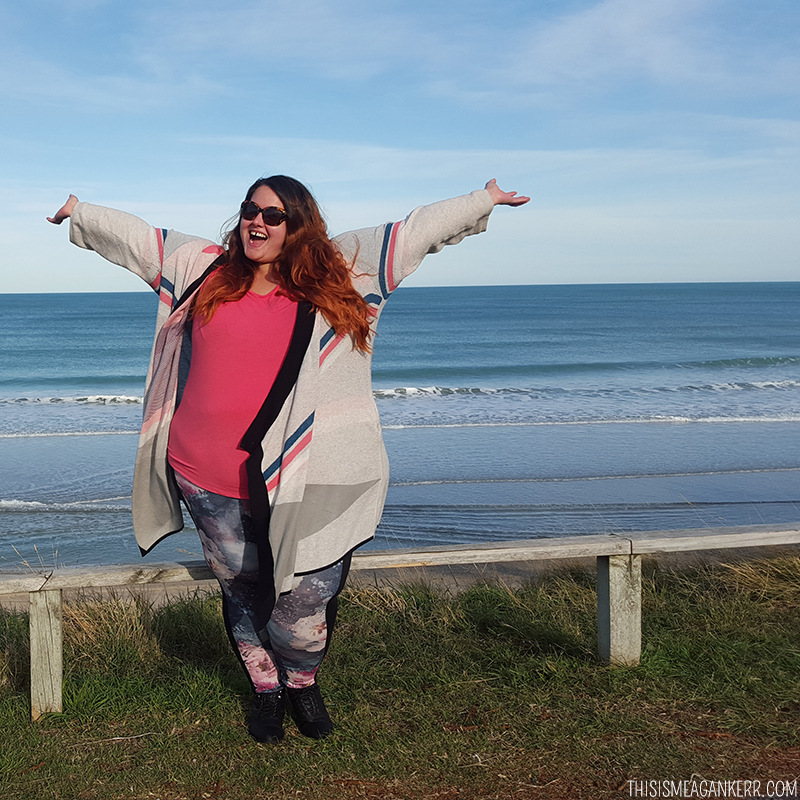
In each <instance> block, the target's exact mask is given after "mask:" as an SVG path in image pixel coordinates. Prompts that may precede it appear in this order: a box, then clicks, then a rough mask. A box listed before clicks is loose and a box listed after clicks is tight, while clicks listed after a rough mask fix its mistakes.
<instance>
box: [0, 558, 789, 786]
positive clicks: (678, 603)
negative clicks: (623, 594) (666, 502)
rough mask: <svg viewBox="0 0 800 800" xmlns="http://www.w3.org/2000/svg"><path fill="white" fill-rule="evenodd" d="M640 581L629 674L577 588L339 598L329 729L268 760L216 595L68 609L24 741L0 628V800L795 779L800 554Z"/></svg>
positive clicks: (23, 643)
mask: <svg viewBox="0 0 800 800" xmlns="http://www.w3.org/2000/svg"><path fill="white" fill-rule="evenodd" d="M645 575H646V578H645V594H644V627H643V640H644V652H643V659H642V664H641V666H640V667H637V668H628V669H614V668H609V667H604V666H602V665H600V664H599V663H598V662H597V660H596V658H595V655H594V653H595V647H596V620H595V613H596V601H595V590H594V584H593V577H592V576H591V575H585V574H582V573H567V574H557V575H554V576H552V577H550V578H548V579H546V580H545V581H543V582H542V583H540V584H537V585H535V586H531V587H528V588H526V589H522V590H515V591H510V590H507V589H504V588H502V587H489V586H486V587H478V588H474V589H471V590H469V591H467V592H465V593H463V594H459V595H447V594H442V593H435V592H433V591H431V590H428V589H426V588H424V587H410V588H406V589H402V590H397V591H391V592H387V591H383V592H378V591H376V590H365V589H359V590H354V591H350V592H348V593H346V594H345V595H344V597H343V599H342V603H341V613H340V622H339V625H338V628H337V631H336V634H335V636H334V641H333V646H332V648H331V651H330V654H329V656H328V659H327V660H326V662H325V666H324V672H323V674H322V675H321V680H320V682H321V684H322V685H323V690H324V692H325V695H326V697H327V698H328V701H329V706H330V709H331V712H332V715H333V716H334V718H335V720H336V721H337V725H338V727H337V731H336V733H335V735H334V736H332V737H331V738H330V739H328V740H325V741H323V742H312V741H310V740H308V739H304V738H303V737H301V736H299V735H297V734H296V732H295V731H294V730H293V728H292V726H291V725H289V728H288V733H287V737H286V739H285V741H284V742H283V743H282V744H281V745H279V746H277V747H275V746H272V747H270V746H264V745H257V744H255V743H254V742H253V741H252V740H251V739H249V737H248V736H247V733H246V731H245V729H244V726H243V724H242V723H243V719H244V715H245V712H246V708H247V704H248V697H247V688H246V684H245V681H244V680H243V678H242V677H241V675H240V674H239V667H238V665H237V663H236V662H235V661H234V659H233V656H232V655H231V653H230V652H229V645H228V642H227V639H226V638H225V634H224V632H223V628H222V622H221V615H220V608H219V601H218V599H217V598H214V597H210V598H196V599H193V600H190V601H184V602H179V603H174V604H172V605H169V606H166V607H164V608H160V609H153V608H150V607H148V606H146V605H144V604H132V603H122V602H118V603H88V602H87V603H84V604H79V605H73V606H68V607H67V608H66V609H65V639H66V641H65V672H66V679H65V684H64V702H65V709H66V711H65V713H64V714H61V715H51V716H49V717H47V718H45V720H43V721H42V722H40V723H39V724H35V725H34V724H32V723H30V722H29V720H28V715H29V699H28V695H27V688H28V687H27V669H28V666H27V658H28V653H27V619H26V618H25V617H24V616H21V615H12V614H9V613H1V612H0V722H1V723H2V728H1V729H0V796H2V797H3V798H9V799H11V798H13V799H14V800H27V799H28V798H31V799H32V798H36V800H44V799H46V798H59V799H61V798H87V800H88V798H98V800H99V799H100V798H103V799H105V798H161V800H177V799H178V798H181V799H183V798H198V799H199V798H225V799H227V798H230V799H231V800H233V798H236V799H237V800H238V799H239V798H254V799H257V800H264V799H266V798H270V800H277V799H279V798H297V797H302V798H320V800H321V799H322V798H325V800H331V799H336V798H404V799H405V798H409V799H410V798H414V799H415V800H417V799H418V798H419V799H422V798H456V797H458V798H495V797H497V798H537V799H538V798H564V797H578V798H581V797H586V798H602V797H628V796H629V787H628V783H627V782H628V781H629V780H640V781H641V780H646V779H658V780H675V781H677V780H688V779H690V778H691V777H692V775H695V776H701V777H702V778H705V779H720V780H723V779H727V780H734V779H741V780H754V779H760V780H762V781H764V786H766V781H767V780H768V779H770V778H777V779H782V780H791V779H797V778H799V777H800V733H798V730H799V729H800V558H784V559H779V560H773V561H764V562H749V563H747V564H742V565H731V566H718V567H714V568H706V569H702V570H695V571H692V572H688V573H672V572H667V571H659V570H658V569H657V568H656V567H655V566H650V568H649V569H646V570H645ZM798 785H800V784H798ZM763 790H764V789H762V791H763Z"/></svg>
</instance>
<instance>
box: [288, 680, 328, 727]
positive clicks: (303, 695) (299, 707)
mask: <svg viewBox="0 0 800 800" xmlns="http://www.w3.org/2000/svg"><path fill="white" fill-rule="evenodd" d="M291 698H292V706H293V707H294V710H295V711H296V712H297V713H298V714H302V715H303V717H304V718H305V719H307V720H308V721H309V722H312V721H314V720H316V719H318V718H320V717H324V716H325V710H324V706H323V705H322V703H321V700H322V698H321V697H320V694H319V690H318V689H317V688H316V684H312V685H311V686H307V687H306V688H304V689H301V690H300V691H298V692H292V694H291Z"/></svg>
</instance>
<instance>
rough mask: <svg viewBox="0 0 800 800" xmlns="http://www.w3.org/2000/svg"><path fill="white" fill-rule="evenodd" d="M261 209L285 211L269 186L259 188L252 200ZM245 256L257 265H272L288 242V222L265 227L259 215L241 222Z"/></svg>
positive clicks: (243, 219) (240, 228)
mask: <svg viewBox="0 0 800 800" xmlns="http://www.w3.org/2000/svg"><path fill="white" fill-rule="evenodd" d="M250 199H251V200H252V201H253V202H254V203H255V204H256V205H257V206H258V207H259V208H269V207H270V206H275V208H280V209H281V210H282V211H285V209H284V207H283V203H282V202H281V200H280V198H279V197H278V195H277V194H275V192H273V191H272V189H270V188H269V186H259V187H258V189H256V190H255V192H253V196H252V197H251V198H250ZM239 233H240V234H241V236H242V244H243V245H244V254H245V255H246V256H247V258H249V259H250V260H251V261H254V262H255V263H256V264H265V265H266V264H272V263H273V262H274V261H275V260H276V259H277V258H278V256H279V255H280V254H281V250H283V243H284V242H285V241H286V222H285V221H284V222H282V223H281V224H280V225H275V226H272V225H265V224H264V218H263V217H262V215H261V214H257V215H256V218H255V219H245V218H244V217H242V219H241V220H240V221H239Z"/></svg>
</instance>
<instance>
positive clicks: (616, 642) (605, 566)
mask: <svg viewBox="0 0 800 800" xmlns="http://www.w3.org/2000/svg"><path fill="white" fill-rule="evenodd" d="M792 544H800V524H798V525H793V526H789V525H787V526H773V525H754V526H748V527H736V528H703V529H699V530H680V531H647V532H636V533H621V534H596V535H586V536H565V537H559V538H547V539H527V540H524V541H515V542H496V543H492V544H482V545H463V546H462V545H456V546H451V547H423V548H418V549H415V550H366V551H362V552H358V553H356V555H355V556H354V557H353V564H352V569H353V570H375V569H385V568H402V567H430V566H435V565H447V564H486V563H499V562H509V561H541V560H550V559H575V558H586V557H593V558H596V559H597V634H598V637H597V638H598V655H599V657H600V660H601V661H603V662H604V663H606V664H613V665H620V666H632V665H636V664H638V663H639V659H640V657H641V649H642V563H641V560H642V556H643V555H646V554H655V553H675V552H689V551H702V550H715V549H722V548H743V547H764V546H775V545H792ZM210 578H213V575H212V574H211V570H210V569H209V568H208V567H207V566H206V564H205V562H191V563H174V564H148V565H145V566H141V565H120V566H111V567H97V568H60V569H53V570H43V571H41V572H31V573H27V574H19V573H13V574H9V573H2V574H0V595H5V594H17V593H20V592H28V593H29V597H30V612H29V613H30V651H31V654H30V658H31V717H32V719H34V720H37V719H39V718H40V717H41V716H42V714H45V713H48V712H60V711H62V710H63V705H62V685H63V665H62V652H63V638H62V627H61V618H62V591H63V590H64V589H100V588H118V589H123V588H125V587H133V586H141V585H144V584H170V583H176V582H186V581H200V580H208V579H210Z"/></svg>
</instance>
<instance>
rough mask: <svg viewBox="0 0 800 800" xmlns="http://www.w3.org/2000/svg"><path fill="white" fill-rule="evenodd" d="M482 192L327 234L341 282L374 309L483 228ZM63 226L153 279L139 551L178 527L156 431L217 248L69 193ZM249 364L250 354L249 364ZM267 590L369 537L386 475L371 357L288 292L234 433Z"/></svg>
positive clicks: (136, 502)
mask: <svg viewBox="0 0 800 800" xmlns="http://www.w3.org/2000/svg"><path fill="white" fill-rule="evenodd" d="M492 207H493V204H492V200H491V197H490V196H489V193H488V192H487V191H485V190H478V191H475V192H472V193H471V194H469V195H464V196H462V197H457V198H454V199H452V200H445V201H442V202H439V203H434V204H432V205H429V206H421V207H419V208H417V209H415V210H414V211H412V212H411V213H410V214H409V215H408V217H406V219H405V220H403V221H401V222H395V223H388V224H386V225H381V226H379V227H377V228H365V229H363V230H357V231H352V232H349V233H345V234H342V235H341V236H338V237H336V239H335V241H336V243H337V245H338V246H339V248H340V249H341V251H342V253H343V254H344V256H345V258H346V259H347V261H348V263H350V264H353V262H354V261H355V264H354V265H353V269H352V275H353V285H354V286H355V288H356V290H357V291H358V292H360V293H361V294H362V295H363V297H364V298H365V299H366V301H367V303H368V304H369V305H370V306H371V307H372V308H373V309H374V312H375V313H374V317H373V322H372V324H373V326H374V325H377V323H378V319H379V317H380V313H381V311H382V309H383V305H384V303H385V302H386V300H387V299H388V298H389V296H390V294H391V293H392V291H394V289H395V288H396V287H397V285H398V284H399V283H400V281H401V280H403V278H405V277H406V276H407V275H409V274H410V273H411V272H413V271H414V270H415V269H416V268H417V266H418V265H419V264H420V262H421V261H422V259H423V258H424V257H425V255H426V254H428V253H434V252H437V251H438V250H441V249H442V247H444V246H445V245H447V244H456V243H458V242H460V241H461V240H462V239H463V238H464V237H465V236H467V235H470V234H473V233H479V232H481V231H483V230H485V229H486V225H487V221H488V217H489V214H490V212H491V210H492ZM70 239H71V240H72V242H74V243H75V244H77V245H78V246H80V247H84V248H86V249H89V250H95V251H97V252H98V253H99V254H100V255H102V256H103V257H104V258H106V259H108V260H109V261H112V262H114V263H115V264H119V265H120V266H123V267H125V268H127V269H129V270H131V271H132V272H134V273H135V274H137V275H139V276H140V277H141V278H143V279H144V280H145V281H146V282H147V283H148V284H150V286H151V287H152V288H153V289H154V290H155V291H156V292H158V295H159V299H160V303H159V309H158V316H157V323H156V335H155V341H154V344H153V350H152V355H151V360H150V367H149V370H148V374H147V382H146V386H145V397H144V419H143V423H142V430H141V434H140V438H139V446H138V451H137V455H136V467H135V471H134V480H133V523H134V530H135V533H136V539H137V542H138V543H139V547H140V549H141V551H142V554H143V555H144V554H146V553H147V552H149V551H150V550H151V549H152V548H153V547H154V546H155V545H156V544H157V543H158V542H159V541H160V540H161V539H163V538H164V537H165V536H168V535H169V534H171V533H175V532H177V531H179V530H180V529H181V528H182V527H183V515H182V513H181V509H180V502H179V494H178V490H177V487H176V485H175V480H174V477H173V475H172V470H171V469H170V468H169V466H168V464H167V441H168V437H169V426H170V421H171V420H172V415H173V413H174V411H175V408H176V403H177V402H179V396H180V388H181V384H182V383H183V382H184V381H185V377H186V374H187V373H188V363H189V358H190V355H191V347H190V344H191V340H190V336H189V335H187V334H188V332H189V331H190V329H191V326H187V325H186V322H187V316H188V310H189V308H190V307H191V298H192V297H193V296H194V293H195V292H196V291H197V290H198V288H199V287H200V285H201V284H202V281H203V280H204V279H205V277H206V276H207V274H210V272H211V271H212V269H213V266H214V262H215V260H217V259H218V257H219V256H220V255H221V253H222V249H221V248H220V247H219V246H218V245H216V244H213V243H212V242H209V241H208V240H205V239H199V238H196V237H192V236H186V235H185V234H181V233H177V232H175V231H166V230H162V229H159V228H152V227H150V226H149V225H147V224H146V223H145V222H143V221H142V220H140V219H138V218H137V217H133V216H131V215H129V214H125V213H123V212H120V211H114V210H111V209H106V208H101V207H99V206H93V205H89V204H88V203H78V204H77V205H76V206H75V209H74V211H73V213H72V216H71V220H70ZM253 366H254V368H256V367H257V365H255V364H254V365H253ZM240 446H241V447H242V448H243V449H245V450H247V451H248V452H249V453H250V456H249V457H248V460H247V464H246V469H247V474H248V485H249V491H250V503H251V514H252V517H253V522H254V525H255V528H256V531H257V532H258V539H259V561H260V563H261V568H262V574H263V579H264V584H265V592H266V594H267V596H268V600H267V602H268V603H271V602H274V598H275V595H276V593H282V592H286V591H289V590H290V589H291V587H292V583H293V581H294V578H295V575H301V574H306V573H309V572H314V571H317V570H319V569H322V568H325V567H327V566H329V565H331V564H334V563H335V562H337V561H339V560H340V559H341V558H342V557H344V556H345V555H347V554H348V553H350V552H351V551H352V550H353V549H355V548H356V547H358V546H359V545H361V544H364V543H365V542H367V541H368V540H369V539H371V538H372V537H373V536H374V533H375V528H376V527H377V525H378V522H379V521H380V517H381V513H382V511H383V504H384V500H385V498H386V490H387V487H388V481H389V469H388V461H387V458H386V451H385V449H384V446H383V440H382V437H381V427H380V420H379V418H378V412H377V408H376V406H375V402H374V400H373V395H372V378H371V356H370V355H369V354H365V353H361V352H359V351H357V350H354V349H353V347H352V345H351V342H350V338H349V337H342V336H337V335H336V333H335V332H334V330H333V329H332V328H331V327H330V325H329V324H328V322H327V321H326V320H325V318H324V317H323V316H322V314H320V313H315V312H314V311H313V310H312V309H311V307H310V305H309V304H308V303H307V302H305V301H302V302H301V303H300V304H299V307H298V314H297V320H296V323H295V326H294V331H293V333H292V340H291V343H290V345H289V351H288V353H287V355H286V358H285V359H284V363H283V366H282V367H281V370H280V372H279V374H278V376H277V378H276V380H275V384H274V385H273V387H272V389H271V390H270V393H269V395H268V396H267V398H266V399H265V401H264V404H263V406H262V407H261V409H260V411H259V413H258V415H257V416H256V418H255V419H254V420H253V423H252V424H251V426H250V428H249V429H248V430H247V432H246V433H245V435H244V437H243V439H242V442H241V445H240Z"/></svg>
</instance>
